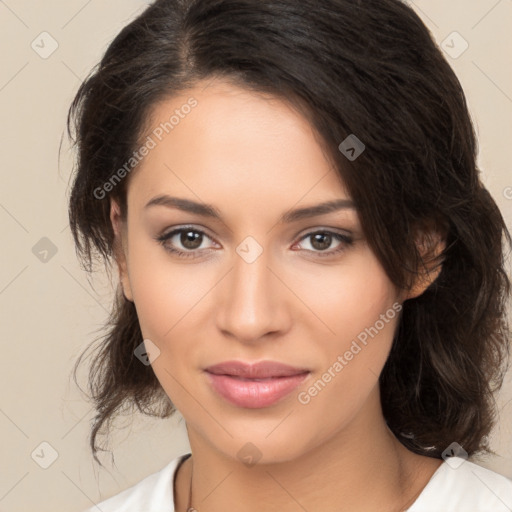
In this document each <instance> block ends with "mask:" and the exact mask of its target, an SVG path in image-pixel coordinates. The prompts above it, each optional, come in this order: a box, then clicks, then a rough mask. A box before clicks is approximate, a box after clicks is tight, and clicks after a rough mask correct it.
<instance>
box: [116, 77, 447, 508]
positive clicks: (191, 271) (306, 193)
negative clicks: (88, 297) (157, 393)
mask: <svg viewBox="0 0 512 512" xmlns="http://www.w3.org/2000/svg"><path fill="white" fill-rule="evenodd" d="M191 96H193V97H194V98H195V99H196V100H197V101H198V105H197V107H195V108H194V109H193V110H192V111H191V113H190V114H188V115H187V116H186V117H184V119H181V120H180V123H179V124H178V125H177V126H175V127H174V129H173V130H172V131H171V132H170V133H169V134H167V135H166V136H165V137H164V138H163V139H162V141H161V142H159V143H158V144H157V145H156V147H155V148H153V149H152V150H151V151H150V152H149V154H148V155H147V156H146V157H145V158H144V160H143V161H142V163H141V165H140V167H139V168H138V169H137V170H136V171H135V172H134V173H133V174H132V176H131V177H130V182H129V186H128V197H127V204H128V216H127V222H126V223H124V222H122V220H121V218H120V215H119V209H118V207H117V205H116V203H115V202H112V209H111V219H112V223H113V226H114V229H115V231H116V233H117V237H118V241H119V242H120V244H119V247H120V249H119V251H118V255H117V260H118V264H119V269H120V277H121V282H122V285H123V289H124V293H125V296H126V297H127V298H128V299H129V300H133V301H134V302H135V305H136V308H137V314H138V317H139V321H140V325H141V329H142V333H143V336H144V339H149V340H151V341H152V343H154V344H155V345H156V346H157V347H158V348H159V350H160V355H159V357H157V358H156V359H155V361H154V362H153V363H152V366H153V370H154V372H155V374H156V376H157V378H158V379H159V381H160V383H161V385H162V387H163V388H164V389H165V391H166V393H167V394H168V396H169V397H170V398H171V400H172V402H173V403H174V404H175V406H176V407H177V408H178V410H179V411H180V412H181V413H182V415H183V416H184V418H185V420H186V424H187V431H188V435H189V440H190V445H191V448H192V454H193V456H192V459H193V470H194V471H193V497H194V498H193V502H192V504H193V506H194V507H195V508H196V509H197V510H199V511H200V512H203V511H205V512H217V511H225V510H232V509H233V504H235V503H236V508H237V510H238V511H241V512H252V511H261V510H265V511H274V510H275V511H278V510H279V511H282V512H288V511H289V512H292V511H297V510H300V507H299V505H298V503H300V505H301V506H302V507H304V509H306V510H309V511H312V512H313V511H317V510H320V509H321V510H322V511H334V510H341V509H342V508H343V510H345V511H352V510H354V511H355V510H357V511H365V510H368V511H369V510H381V511H387V510H389V511H394V510H401V509H402V508H403V507H405V506H406V505H410V502H411V500H414V498H415V497H416V496H417V494H418V493H419V492H420V491H421V490H422V489H423V488H424V486H425V485H426V483H427V482H428V480H429V478H430V477H431V476H432V474H433V473H434V471H435V470H436V469H437V468H438V467H439V465H440V464H441V462H442V461H439V460H436V459H430V458H428V457H423V456H419V455H416V454H413V453H412V452H410V451H409V450H407V449H406V448H405V447H403V445H401V444H400V443H399V442H398V441H397V440H396V438H395V437H394V436H393V434H392V433H391V431H390V430H389V429H388V428H387V426H386V423H385V421H384V418H383V415H382V409H381V405H380V395H379V387H378V376H379V374H380V373H381V370H382V368H383V366H384V364H385V362H386V359H387V356H388V354H389V351H390V348H391V345H392V340H393V333H394V330H395V328H396V325H397V321H398V315H396V316H394V318H392V319H390V320H388V321H387V322H386V323H385V325H384V328H382V329H381V330H380V331H379V332H378V334H377V335H376V336H375V337H373V338H369V341H368V343H367V345H366V346H363V345H361V346H362V350H361V351H360V352H358V353H357V355H355V356H354V357H353V359H352V360H350V361H348V362H347V364H346V366H344V368H343V370H342V371H340V372H338V373H337V374H336V377H334V378H332V380H331V381H330V382H329V383H328V384H327V385H326V386H325V387H324V388H323V390H322V391H321V392H319V393H318V394H317V396H315V397H313V398H312V399H311V401H310V402H309V403H308V404H306V405H305V404H301V403H300V402H299V400H298V398H297V397H298V394H299V393H300V392H301V391H305V390H306V391H307V389H308V388H309V387H310V386H311V385H312V383H314V382H315V381H317V380H318V379H319V378H321V376H322V375H323V374H324V373H325V372H326V371H327V369H328V368H329V367H332V366H333V364H334V363H335V362H336V361H337V358H338V356H340V355H343V354H344V353H345V352H346V351H347V350H349V348H350V346H351V343H352V341H353V340H354V339H356V337H357V336H358V334H360V333H361V332H363V331H364V330H365V328H369V327H371V326H374V324H375V323H376V321H377V320H379V318H380V315H381V314H385V313H386V312H387V311H389V310H393V304H395V307H396V304H402V303H403V301H404V300H406V299H408V298H412V297H414V296H417V295H419V294H420V293H422V292H423V290H424V289H425V288H426V286H428V284H429V283H430V282H431V280H432V279H433V278H435V276H436V275H437V273H436V272H433V273H431V274H429V275H428V276H427V277H425V279H424V280H420V281H418V283H417V285H416V286H415V287H414V288H413V290H411V291H410V292H405V291H401V290H397V289H396V288H395V286H394V285H393V284H392V283H391V282H390V280H389V278H388V277H387V275H386V273H385V272H384V270H383V269H382V267H381V265H380V263H379V261H378V260H377V258H376V256H375V255H374V254H373V252H372V251H371V250H370V248H369V247H368V245H367V243H366V241H365V239H364V236H363V233H362V230H361V225H360V221H359V218H358V215H357V211H356V210H355V209H354V208H346V209H343V210H340V211H337V212H332V213H328V214H324V215H321V216H317V217H312V218H307V219H303V220H300V221H296V222H292V223H286V224H282V223H279V217H280V216H281V215H282V214H283V213H285V212H287V211H289V210H292V209H295V208H299V207H305V206H312V205H316V204H318V203H322V202H325V201H329V200H334V199H350V197H349V196H348V194H347V192H346V190H345V189H344V187H343V184H342V183H341V181H340V179H339V177H338V175H337V174H336V173H335V171H334V170H333V168H332V164H331V163H330V162H329V160H328V159H327V158H326V156H325V154H324V153H323V151H322V149H321V146H320V144H319V142H318V140H317V138H316V137H315V135H314V133H313V131H312V129H311V127H310V125H309V124H308V122H307V121H306V120H305V119H304V118H303V117H301V116H300V115H299V114H298V113H297V111H295V110H294V109H292V108H291V107H290V106H289V105H287V104H286V103H284V102H281V101H279V100H278V99H276V98H271V97H264V96H261V95H258V94H255V93H254V92H249V91H245V90H243V89H239V88H237V87H236V86H234V85H230V84H229V83H227V82H222V81H219V80H215V81H209V82H207V83H206V82H204V83H201V84H199V85H197V86H196V87H194V88H193V89H192V90H189V91H186V92H184V93H183V94H181V95H179V96H176V97H173V98H172V99H169V100H167V101H165V102H163V103H161V104H159V105H156V106H155V109H154V111H153V115H152V124H151V126H152V127H154V126H158V125H159V124H160V123H161V122H164V121H166V120H168V119H169V116H170V115H171V114H172V112H173V111H174V110H175V109H176V108H180V106H181V105H183V104H185V103H186V102H187V100H188V98H190V97H191ZM148 133H150V132H148ZM162 194H168V195H170V196H174V197H179V198H185V199H190V200H193V201H197V202H202V203H207V204H210V205H213V206H214V207H215V208H216V209H218V210H219V212H220V214H221V216H222V221H219V220H215V219H211V218H206V217H203V216H200V215H197V214H192V213H186V212H183V211H179V210H177V209H174V208H170V207H167V206H163V205H158V206H152V207H148V208H145V205H146V204H147V203H148V202H149V201H150V200H151V199H153V198H154V197H156V196H159V195H162ZM188 226H193V227H194V229H200V230H202V231H204V232H205V233H206V235H207V236H204V237H203V238H202V243H201V244H200V246H199V243H198V244H197V246H199V248H198V249H192V250H191V249H187V247H185V246H184V245H183V244H182V243H181V242H180V234H177V235H175V236H174V237H173V238H172V239H171V240H172V241H171V240H168V241H167V242H166V244H167V246H174V247H176V248H177V249H179V250H182V251H188V252H193V253H194V255H195V256H196V257H194V258H180V257H179V256H177V255H175V254H172V253H170V252H168V251H167V250H166V249H165V247H164V246H163V245H162V244H161V243H160V242H159V241H157V240H156V238H157V237H159V236H161V235H162V234H165V233H168V232H170V231H171V228H179V227H188ZM318 231H321V232H324V233H325V231H328V232H334V233H339V234H343V235H345V236H349V237H351V239H352V240H353V243H351V244H349V243H346V242H343V241H339V240H338V239H337V238H335V237H333V238H332V242H331V243H330V245H328V244H329V242H326V245H327V248H326V249H324V251H323V252H332V251H334V250H336V249H337V248H341V249H342V250H341V251H340V252H338V253H337V254H333V255H331V256H327V257H323V256H322V249H321V248H319V245H320V244H319V243H317V244H314V242H315V241H314V237H305V235H306V234H308V233H309V234H311V233H315V232H318ZM248 236H251V237H252V238H253V239H254V240H255V241H256V242H257V243H258V244H259V246H260V247H261V248H262V249H263V252H262V254H261V255H260V256H259V257H258V258H257V259H256V260H255V261H254V262H252V263H248V262H247V261H245V260H244V259H243V258H242V257H241V256H240V255H239V254H238V253H237V252H236V249H237V247H238V246H239V244H241V242H242V241H244V239H246V237H248ZM232 359H238V360H243V361H251V362H254V361H260V360H275V361H279V362H283V363H286V364H289V365H292V366H298V367H305V368H307V369H309V370H310V372H311V374H310V375H309V377H308V378H307V379H306V381H305V382H304V383H303V384H302V385H301V386H300V387H299V388H297V390H296V391H294V392H292V393H291V394H290V395H288V396H287V397H286V398H285V399H284V400H282V401H280V402H279V403H276V404H274V405H272V406H269V407H266V408H263V409H244V408H240V407H237V406H234V405H231V404H230V403H228V402H226V401H225V400H224V399H222V398H221V397H219V396H218V395H217V394H216V393H215V392H214V391H213V390H212V388H211V387H210V385H209V383H208V380H207V378H206V375H205V374H204V371H203V370H204V368H205V367H207V366H209V365H212V364H215V363H219V362H222V361H226V360H232ZM248 442H250V443H252V444H253V445H255V446H256V447H257V449H258V451H259V452H260V455H261V458H260V459H259V461H258V463H257V464H256V465H254V466H251V467H248V466H246V465H245V464H243V463H242V462H241V460H240V459H239V457H238V456H237V453H238V452H239V450H240V449H241V448H242V447H243V446H244V445H246V443H248ZM190 469H191V460H190V459H189V460H187V461H186V462H185V463H184V464H183V465H182V466H181V468H180V470H179V472H178V475H177V480H176V493H177V496H176V510H177V511H178V512H181V511H184V510H185V509H186V506H187V501H188V492H189V485H190ZM212 489H215V490H214V491H212Z"/></svg>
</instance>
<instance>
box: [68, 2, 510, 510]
mask: <svg viewBox="0 0 512 512" xmlns="http://www.w3.org/2000/svg"><path fill="white" fill-rule="evenodd" d="M69 128H70V133H71V135H72V136H74V138H75V141H76V144H77V147H78V161H77V168H76V174H75V178H74V185H73V189H72V194H71V199H70V220H71V227H72V230H73V234H74V237H75V241H76V244H77V248H78V250H79V253H80V254H81V256H82V257H83V260H84V262H85V263H86V264H87V266H88V268H89V269H92V265H91V264H92V262H93V261H94V259H95V257H97V256H100V257H101V258H104V260H105V261H106V262H107V263H110V262H115V265H116V268H117V269H118V270H119V278H120V282H119V289H118V296H117V301H116V304H115V305H114V307H113V310H112V317H111V322H110V323H109V325H108V326H107V327H106V331H105V336H104V338H103V339H102V344H101V347H100V350H99V352H98V353H97V355H96V357H95V359H94V361H93V364H92V367H91V373H90V376H91V379H90V393H91V395H92V398H93V400H94V401H95V404H96V407H97V415H96V418H95V424H94V426H93V430H92V433H91V446H92V449H93V453H94V455H95V457H96V452H97V450H98V445H97V443H96V438H97V435H98V434H100V433H102V432H103V431H104V430H105V428H106V427H108V426H109V425H110V424H111V420H112V418H114V416H115V415H116V413H117V412H119V411H120V410H121V409H122V408H124V407H125V406H130V405H131V406H134V407H136V408H138V409H139V410H140V411H142V412H144V413H146V414H153V415H158V416H160V417H168V416H169V415H170V414H172V413H173V412H174V411H175V410H179V411H180V412H181V413H182V415H183V417H184V418H185V421H186V426H187V432H188V436H189V440H190V446H191V453H190V454H185V455H183V456H180V457H178V458H176V459H175V460H172V461H171V462H170V463H169V464H168V465H167V466H166V467H164V468H163V469H162V470H161V471H159V472H157V473H155V474H153V475H150V476H148V477H147V478H146V479H144V480H142V481H141V482H139V483H138V484H136V485H135V486H134V487H132V488H130V489H128V490H125V491H123V492H122V493H120V494H118V495H117V496H114V497H111V498H110V499H107V500H106V501H104V502H102V503H99V504H97V505H96V506H93V507H92V508H90V510H91V511H92V510H101V511H102V512H109V511H126V512H127V511H131V512H141V511H144V512H156V511H158V512H161V511H173V510H175V511H177V512H184V511H189V510H197V511H199V512H221V511H222V512H225V511H226V510H235V509H236V510H237V511H239V512H255V511H258V512H261V511H265V512H274V511H280V512H295V511H298V510H305V511H309V512H317V511H320V510H321V511H323V512H325V511H329V512H334V511H340V510H343V511H346V512H352V511H358V512H361V511H376V510H378V511H379V512H398V511H404V510H409V511H410V512H425V511H436V512H438V511H441V510H442V511H461V510H471V511H475V512H476V511H492V512H497V511H510V510H512V481H510V480H509V479H507V478H506V477H504V476H502V475H499V474H497V473H495V472H493V471H490V470H487V469H485V468H483V467H481V466H478V465H477V464H475V463H473V462H471V461H470V460H468V457H470V456H472V455H474V454H477V453H485V452H486V451H490V448H489V445H488V441H487V435H488V434H489V433H490V431H491V428H492V426H493V424H494V423H495V420H496V412H497V411H496V404H495V402H494V399H493V393H494V392H495V391H496V390H498V389H499V388H500V386H501V384H502V380H503V375H504V372H505V370H506V369H507V365H508V361H509V360H508V355H509V340H510V338H509V334H510V332H509V326H508V324H507V320H506V316H505V311H506V301H507V299H508V297H509V292H510V288H509V286H510V283H509V280H508V279H507V276H506V274H505V271H504V253H505V244H506V242H509V243H510V235H509V233H508V231H507V228H506V226H505V224H504V221H503V218H502V216H501V215H500V212H499V210H498V208H497V206H496V204H495V202H494V201H493V199H492V198H491V197H490V195H489V193H488V191H487V190H486V189H485V188H484V187H483V185H482V183H481V181H480V178H479V170H478V169H477V167H476V163H475V158H476V141H475V135H474V132H473V127H472V124H471V121H470V117H469V114H468V111H467V107H466V102H465V98H464V94H463V92H462V90H461V86H460V84H459V82H458V80H457V78H456V77H455V75H454V73H453V71H452V70H451V68H450V67H449V65H448V64H447V62H446V60H445V59H444V57H443V55H442V54H441V52H440V50H439V49H438V48H437V46H436V45H435V43H434V42H433V40H432V39H431V36H430V34H429V32H428V30H427V29H426V27H425V26H424V25H423V23H422V22H421V21H420V19H419V18H418V17H417V15H416V14H415V13H414V12H413V10H411V9H410V8H409V7H408V6H406V5H405V4H404V3H402V2H400V1H398V0H365V1H364V2H360V1H356V0H320V1H319V0H315V1H313V0H302V1H300V2H297V1H296V0H157V1H156V2H154V3H153V4H152V5H151V6H149V7H148V9H147V10H146V11H145V12H143V13H142V14H141V15H140V16H139V17H138V18H137V19H136V20H135V21H133V22H132V23H130V25H128V26H127V27H126V28H124V29H123V30H122V32H121V33H120V34H119V35H118V36H117V37H116V39H115V40H114V42H113V43H112V44H111V45H110V47H109V48H108V50H107V52H106V54H105V56H104V58H103V59H102V61H101V63H100V65H99V68H98V69H97V70H96V71H95V72H94V73H93V74H92V75H91V76H90V77H89V78H88V79H87V80H86V81H85V83H84V84H83V85H82V86H81V88H80V90H79V92H78V94H77V96H76V98H75V101H74V103H73V105H72V108H71V111H70V119H69ZM73 128H74V130H73ZM73 134H74V135H73Z"/></svg>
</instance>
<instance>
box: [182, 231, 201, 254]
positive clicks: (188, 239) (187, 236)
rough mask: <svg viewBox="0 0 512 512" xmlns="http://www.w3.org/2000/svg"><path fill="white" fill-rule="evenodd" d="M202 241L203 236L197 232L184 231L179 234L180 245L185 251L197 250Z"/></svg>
mask: <svg viewBox="0 0 512 512" xmlns="http://www.w3.org/2000/svg"><path fill="white" fill-rule="evenodd" d="M202 241H203V234H202V233H199V232H198V231H193V230H184V231H182V232H181V236H180V243H181V244H182V245H183V247H185V249H190V250H193V249H198V248H199V247H200V246H201V242H202Z"/></svg>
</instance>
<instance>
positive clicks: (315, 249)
mask: <svg viewBox="0 0 512 512" xmlns="http://www.w3.org/2000/svg"><path fill="white" fill-rule="evenodd" d="M305 240H309V245H310V247H311V248H308V247H307V246H306V247H305V248H304V250H305V251H307V252H310V253H313V254H316V255H317V256H321V257H322V256H333V255H335V254H337V253H340V252H342V251H344V250H345V249H347V248H348V247H349V246H351V245H352V244H353V239H352V237H350V236H348V235H344V234H341V233H335V232H333V231H327V230H325V231H315V232H313V233H308V234H306V235H304V236H303V237H302V238H301V241H300V245H303V243H304V241H305ZM334 243H337V245H335V247H334V249H330V250H328V249H329V248H330V247H332V245H333V244H334Z"/></svg>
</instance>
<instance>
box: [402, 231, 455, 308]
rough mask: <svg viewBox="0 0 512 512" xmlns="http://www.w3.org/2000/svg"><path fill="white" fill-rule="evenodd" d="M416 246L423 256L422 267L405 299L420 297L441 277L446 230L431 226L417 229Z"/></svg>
mask: <svg viewBox="0 0 512 512" xmlns="http://www.w3.org/2000/svg"><path fill="white" fill-rule="evenodd" d="M415 241H416V247H417V248H418V252H419V254H420V256H421V260H422V261H421V263H420V267H419V268H418V269H417V274H416V276H415V279H414V283H413V285H412V287H411V288H410V289H409V290H407V291H406V292H405V297H404V300H407V299H414V298H416V297H419V296H420V295H421V294H423V292H425V290H426V289H427V288H428V287H429V286H430V285H431V284H432V283H433V282H434V281H435V280H436V279H437V278H438V277H439V274H440V273H441V269H442V264H443V257H442V254H443V251H444V250H445V248H446V234H445V231H444V230H440V229H438V228H437V227H434V226H430V227H428V228H425V227H423V228H419V229H418V230H417V231H416V237H415Z"/></svg>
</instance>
